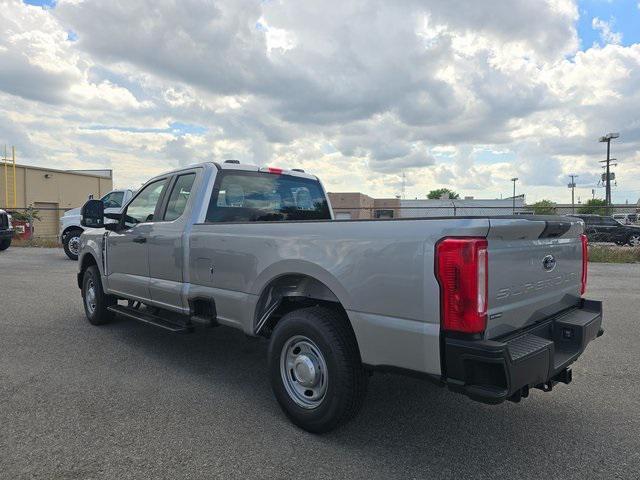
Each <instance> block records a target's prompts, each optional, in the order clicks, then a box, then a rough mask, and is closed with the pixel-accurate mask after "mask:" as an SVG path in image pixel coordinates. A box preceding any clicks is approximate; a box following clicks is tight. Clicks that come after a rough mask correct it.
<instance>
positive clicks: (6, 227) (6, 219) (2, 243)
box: [0, 210, 14, 251]
mask: <svg viewBox="0 0 640 480" xmlns="http://www.w3.org/2000/svg"><path fill="white" fill-rule="evenodd" d="M13 233H14V231H13V225H11V215H9V214H8V213H7V212H5V211H4V210H0V251H3V250H6V249H7V248H9V247H10V246H11V239H12V238H13Z"/></svg>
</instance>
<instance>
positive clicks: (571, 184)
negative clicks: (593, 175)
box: [568, 174, 578, 213]
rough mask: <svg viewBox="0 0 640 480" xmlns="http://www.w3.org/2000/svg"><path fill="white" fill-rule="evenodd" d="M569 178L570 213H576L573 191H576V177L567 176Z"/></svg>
mask: <svg viewBox="0 0 640 480" xmlns="http://www.w3.org/2000/svg"><path fill="white" fill-rule="evenodd" d="M569 176H570V177H571V183H569V185H568V187H569V188H570V189H571V213H576V202H575V190H576V178H578V175H573V174H571V175H569Z"/></svg>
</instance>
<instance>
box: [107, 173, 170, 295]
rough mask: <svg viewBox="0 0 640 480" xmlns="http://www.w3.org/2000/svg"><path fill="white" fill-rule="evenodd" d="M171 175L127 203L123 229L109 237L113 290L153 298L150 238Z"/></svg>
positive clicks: (108, 271) (143, 189)
mask: <svg viewBox="0 0 640 480" xmlns="http://www.w3.org/2000/svg"><path fill="white" fill-rule="evenodd" d="M167 183H168V178H161V179H158V180H153V181H152V182H150V183H148V184H147V185H146V186H144V187H143V188H142V189H141V190H140V191H139V192H138V194H137V195H136V196H135V198H134V199H133V200H132V201H131V203H129V205H127V207H126V208H125V210H124V212H123V214H124V218H123V223H124V228H123V229H121V230H119V231H117V232H113V231H112V232H109V235H108V236H107V254H106V258H107V275H108V279H109V291H110V293H119V294H122V295H123V296H126V297H135V298H138V299H141V300H147V299H150V294H149V260H148V246H147V241H148V239H149V234H150V232H151V230H152V228H153V224H154V222H155V219H156V218H157V214H158V213H157V212H158V211H159V209H160V207H161V205H162V200H163V197H164V192H165V190H166V187H167Z"/></svg>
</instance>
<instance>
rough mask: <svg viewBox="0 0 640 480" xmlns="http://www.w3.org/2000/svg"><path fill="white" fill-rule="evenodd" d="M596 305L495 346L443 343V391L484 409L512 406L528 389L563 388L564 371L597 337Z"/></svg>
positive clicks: (599, 304)
mask: <svg viewBox="0 0 640 480" xmlns="http://www.w3.org/2000/svg"><path fill="white" fill-rule="evenodd" d="M602 333H603V331H602V302H598V301H594V300H582V303H581V304H580V305H579V306H578V307H576V308H574V309H571V310H568V311H565V312H562V313H560V314H558V315H557V316H554V317H552V318H549V319H547V320H544V321H542V322H539V323H537V324H536V325H533V326H531V327H529V328H526V329H524V330H521V331H518V332H516V333H513V334H510V335H508V336H506V337H503V338H501V339H498V340H462V339H456V338H449V337H445V338H444V340H443V341H444V358H443V360H444V366H445V372H446V373H445V377H446V383H447V386H448V387H449V388H450V389H451V390H454V391H457V392H461V393H464V394H466V395H467V396H469V397H470V398H472V399H473V400H478V401H481V402H484V403H500V402H503V401H504V400H513V401H518V400H520V398H522V397H526V396H527V395H528V393H529V388H531V387H535V388H540V389H543V390H545V391H549V390H551V389H552V388H553V385H555V384H556V383H558V382H563V383H569V382H570V381H571V371H570V370H569V369H568V367H569V366H570V365H571V364H572V363H573V362H575V361H576V359H577V358H578V357H579V356H580V355H581V354H582V352H583V351H584V349H585V348H586V346H587V344H588V343H589V342H591V341H592V340H593V339H595V338H596V337H599V336H600V335H602Z"/></svg>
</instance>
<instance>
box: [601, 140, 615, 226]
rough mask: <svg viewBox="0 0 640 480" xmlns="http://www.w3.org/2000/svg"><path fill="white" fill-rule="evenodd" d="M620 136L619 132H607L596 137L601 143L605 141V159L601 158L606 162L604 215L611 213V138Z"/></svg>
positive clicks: (602, 161)
mask: <svg viewBox="0 0 640 480" xmlns="http://www.w3.org/2000/svg"><path fill="white" fill-rule="evenodd" d="M619 136H620V134H619V133H607V134H606V135H605V136H604V137H600V138H599V139H598V141H599V142H601V143H606V144H607V159H606V160H601V161H600V162H601V163H606V167H605V168H606V173H605V179H606V184H605V187H606V194H605V202H604V203H605V213H606V215H610V214H611V168H610V163H611V140H612V139H614V138H618V137H619Z"/></svg>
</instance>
